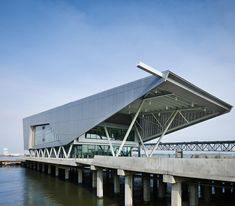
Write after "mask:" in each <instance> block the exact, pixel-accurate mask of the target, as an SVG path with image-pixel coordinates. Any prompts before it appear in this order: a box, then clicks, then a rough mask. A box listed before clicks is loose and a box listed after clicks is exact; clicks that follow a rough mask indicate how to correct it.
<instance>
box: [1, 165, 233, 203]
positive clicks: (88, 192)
mask: <svg viewBox="0 0 235 206" xmlns="http://www.w3.org/2000/svg"><path fill="white" fill-rule="evenodd" d="M60 173H61V176H60V177H59V178H58V177H54V176H50V175H47V174H44V173H41V172H37V171H33V170H31V169H26V168H22V167H19V166H18V167H12V166H11V167H0V205H1V206H2V205H4V206H5V205H7V206H11V205H12V206H22V205H23V206H47V205H50V206H54V205H56V206H57V205H58V206H64V205H66V206H70V205H71V206H72V205H80V206H122V205H124V185H123V179H121V193H120V194H118V195H114V194H113V189H112V187H113V186H112V184H111V183H110V182H111V180H110V179H109V180H108V179H107V178H105V177H104V180H105V182H104V198H103V199H97V198H96V190H95V189H92V188H91V175H90V172H89V170H87V172H86V173H85V175H84V183H83V185H78V184H77V183H76V178H75V176H74V177H72V175H71V178H70V180H69V181H65V180H63V172H62V171H60ZM168 189H169V188H168ZM156 194H157V193H156V192H155V191H153V188H151V202H150V203H144V202H143V201H142V189H141V178H140V177H137V178H135V184H134V206H140V205H148V206H153V205H159V206H169V205H170V195H169V194H168V195H167V196H168V197H167V198H164V199H158V198H157V197H156V196H157V195H156ZM183 205H184V206H186V205H188V203H187V200H185V199H184V200H183ZM199 205H200V206H206V205H210V206H219V205H223V206H230V205H231V206H232V205H233V206H234V198H232V197H229V198H227V197H226V201H225V200H224V199H221V198H220V199H214V200H213V201H212V202H211V203H210V204H206V203H204V202H203V201H202V200H200V204H199Z"/></svg>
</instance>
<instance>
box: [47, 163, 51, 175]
mask: <svg viewBox="0 0 235 206" xmlns="http://www.w3.org/2000/svg"><path fill="white" fill-rule="evenodd" d="M47 174H49V175H50V174H51V165H48V166H47Z"/></svg>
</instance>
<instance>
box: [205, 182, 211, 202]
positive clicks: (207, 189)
mask: <svg viewBox="0 0 235 206" xmlns="http://www.w3.org/2000/svg"><path fill="white" fill-rule="evenodd" d="M211 195H212V193H211V186H207V185H206V186H204V190H203V199H204V201H205V202H210V201H211Z"/></svg>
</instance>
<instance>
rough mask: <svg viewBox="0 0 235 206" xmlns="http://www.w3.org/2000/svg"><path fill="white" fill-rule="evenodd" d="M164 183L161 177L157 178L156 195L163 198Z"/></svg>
mask: <svg viewBox="0 0 235 206" xmlns="http://www.w3.org/2000/svg"><path fill="white" fill-rule="evenodd" d="M165 189H166V188H165V183H164V182H163V181H162V178H160V179H159V182H158V197H159V198H164V196H165Z"/></svg>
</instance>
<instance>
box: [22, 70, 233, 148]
mask: <svg viewBox="0 0 235 206" xmlns="http://www.w3.org/2000/svg"><path fill="white" fill-rule="evenodd" d="M162 74H163V76H162V77H161V76H154V75H151V76H149V77H146V78H143V79H139V80H137V81H134V82H131V83H128V84H125V85H122V86H119V87H116V88H113V89H110V90H107V91H104V92H101V93H98V94H95V95H92V96H89V97H87V98H84V99H81V100H77V101H75V102H71V103H69V104H65V105H63V106H60V107H56V108H54V109H51V110H48V111H45V112H42V113H39V114H36V115H33V116H30V117H27V118H24V119H23V125H24V147H25V149H29V137H30V135H31V134H30V128H31V127H33V126H36V125H43V124H49V125H50V126H51V128H53V132H54V133H55V135H56V139H55V140H54V141H53V142H48V143H43V144H41V145H37V146H34V147H33V148H44V147H55V146H61V145H66V144H68V143H70V142H71V141H73V140H74V139H76V138H77V137H79V136H81V135H83V134H84V133H85V132H87V131H89V130H90V129H92V128H94V127H95V126H97V125H99V124H104V123H117V124H125V125H128V124H129V123H130V122H131V119H132V118H133V116H134V115H135V113H136V111H137V110H138V108H139V105H140V104H141V102H142V101H143V100H144V104H143V106H142V108H141V110H140V114H139V116H138V118H137V120H136V127H137V128H138V129H139V131H140V133H141V136H142V138H143V141H148V140H151V139H155V138H158V137H160V136H161V135H162V131H163V130H164V128H165V127H166V125H167V123H168V122H169V119H170V118H171V117H172V115H173V113H174V112H175V111H177V113H175V117H174V120H173V121H172V123H171V124H170V127H169V129H168V130H167V132H166V134H167V133H170V132H173V131H176V130H179V129H182V128H184V127H188V126H190V125H193V124H196V123H199V122H202V121H205V120H207V119H210V118H213V117H216V116H218V115H221V114H224V113H227V112H229V111H230V110H231V108H232V106H231V105H229V104H227V103H225V102H224V101H222V100H220V99H218V98H217V97H215V96H213V95H211V94H209V93H207V92H205V91H204V90H202V89H200V88H198V87H196V86H195V85H193V84H191V83H190V82H188V81H186V80H184V79H183V78H181V77H179V76H177V75H176V74H174V73H172V72H171V71H165V72H163V73H162Z"/></svg>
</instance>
